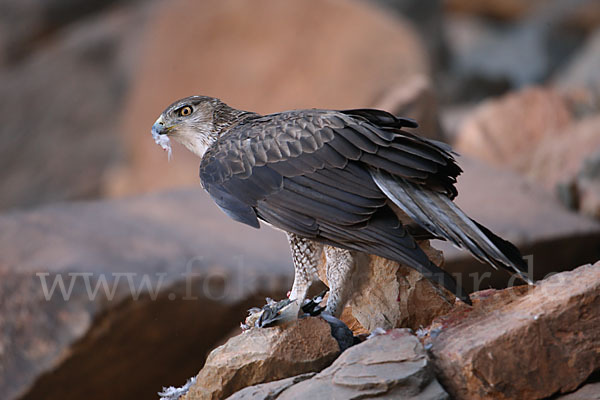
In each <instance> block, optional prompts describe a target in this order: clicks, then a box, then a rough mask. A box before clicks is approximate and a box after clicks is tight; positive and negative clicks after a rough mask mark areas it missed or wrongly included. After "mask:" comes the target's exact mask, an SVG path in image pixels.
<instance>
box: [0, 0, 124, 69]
mask: <svg viewBox="0 0 600 400" xmlns="http://www.w3.org/2000/svg"><path fill="white" fill-rule="evenodd" d="M116 2H120V3H126V2H127V0H120V1H116V0H112V1H103V0H91V1H86V2H77V1H75V2H74V1H70V0H53V1H44V0H4V1H3V2H2V13H1V14H0V33H1V36H2V41H1V43H0V64H1V63H2V62H4V63H7V64H13V65H14V64H15V62H18V61H19V60H21V59H22V58H24V57H26V56H28V55H29V54H30V53H31V52H32V51H35V49H36V47H38V46H39V43H40V42H41V41H48V40H49V37H52V36H53V34H55V33H56V32H57V31H59V30H60V29H61V28H64V27H65V26H66V25H68V24H70V23H73V22H74V21H76V20H78V19H84V18H85V17H88V16H90V15H94V14H98V13H101V12H102V10H103V9H105V8H108V7H110V6H112V5H113V3H116Z"/></svg>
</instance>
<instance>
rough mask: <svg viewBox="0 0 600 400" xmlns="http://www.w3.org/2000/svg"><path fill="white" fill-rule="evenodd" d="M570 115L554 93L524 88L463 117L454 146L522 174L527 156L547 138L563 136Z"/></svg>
mask: <svg viewBox="0 0 600 400" xmlns="http://www.w3.org/2000/svg"><path fill="white" fill-rule="evenodd" d="M572 120H573V117H572V113H571V111H570V109H569V107H568V104H567V103H566V101H565V100H564V98H563V97H561V95H560V94H559V93H558V92H557V91H554V90H551V89H544V88H528V89H524V90H521V91H518V92H514V93H509V94H508V95H505V96H503V97H500V98H498V99H494V100H488V101H486V102H484V103H483V104H482V105H480V106H479V107H477V109H476V110H475V111H474V112H473V114H472V115H471V116H470V117H468V118H466V119H465V121H464V122H463V124H462V126H461V128H459V133H458V137H457V140H456V143H455V148H456V150H457V151H458V152H459V153H461V154H466V155H470V156H473V157H476V158H479V159H481V160H484V161H486V162H488V163H491V164H494V165H497V166H500V167H508V168H511V169H513V170H515V171H519V172H526V171H528V170H529V169H530V168H531V153H532V152H533V151H534V149H535V148H536V147H537V146H538V145H539V144H540V143H542V142H543V141H545V140H547V139H548V138H549V137H556V136H560V135H563V134H564V131H565V128H566V127H567V126H568V125H569V124H570V123H571V122H572Z"/></svg>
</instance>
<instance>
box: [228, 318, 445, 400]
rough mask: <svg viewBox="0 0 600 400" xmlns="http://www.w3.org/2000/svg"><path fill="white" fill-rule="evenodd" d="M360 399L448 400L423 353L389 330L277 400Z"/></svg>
mask: <svg viewBox="0 0 600 400" xmlns="http://www.w3.org/2000/svg"><path fill="white" fill-rule="evenodd" d="M232 398H236V397H235V396H233V397H232ZM364 398H386V399H391V398H394V399H415V400H416V399H419V400H434V399H435V400H444V399H448V398H449V397H448V394H447V393H446V392H445V391H444V389H443V388H442V386H441V385H440V384H439V383H438V381H437V380H436V379H435V376H434V374H433V370H432V368H431V363H430V361H429V358H428V356H427V352H426V351H425V350H424V349H423V346H422V345H421V343H420V342H419V340H418V339H417V337H416V336H414V335H413V334H412V333H411V332H410V330H407V329H393V330H391V331H388V332H387V333H386V334H384V335H379V336H375V337H374V338H371V339H369V340H367V341H365V342H363V343H361V344H359V345H356V346H354V347H351V348H349V349H348V350H346V351H345V352H344V353H342V355H341V356H340V357H338V359H337V360H335V362H334V363H333V364H332V365H331V366H330V367H328V368H326V369H324V370H323V371H321V372H320V373H318V374H317V375H315V376H314V377H313V378H311V379H307V380H304V381H302V382H300V383H298V384H296V385H293V386H291V387H289V388H288V389H285V390H284V391H283V392H282V393H281V394H279V396H278V397H277V399H278V400H288V399H290V400H291V399H339V400H348V399H364ZM264 399H267V398H266V397H265V398H264Z"/></svg>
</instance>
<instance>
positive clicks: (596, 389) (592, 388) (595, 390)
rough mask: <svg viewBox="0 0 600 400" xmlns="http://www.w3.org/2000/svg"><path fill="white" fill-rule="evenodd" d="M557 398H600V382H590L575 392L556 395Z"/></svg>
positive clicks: (560, 399) (584, 399)
mask: <svg viewBox="0 0 600 400" xmlns="http://www.w3.org/2000/svg"><path fill="white" fill-rule="evenodd" d="M556 400H600V382H596V383H588V384H587V385H584V386H582V387H581V388H579V389H577V390H576V391H575V392H573V393H569V394H565V395H563V396H558V397H556Z"/></svg>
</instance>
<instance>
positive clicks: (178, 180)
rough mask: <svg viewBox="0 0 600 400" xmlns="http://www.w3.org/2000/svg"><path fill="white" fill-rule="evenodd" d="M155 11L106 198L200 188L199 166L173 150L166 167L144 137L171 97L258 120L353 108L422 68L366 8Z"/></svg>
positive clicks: (398, 33)
mask: <svg viewBox="0 0 600 400" xmlns="http://www.w3.org/2000/svg"><path fill="white" fill-rule="evenodd" d="M155 11H156V12H155V14H154V16H153V17H152V22H151V24H150V30H149V32H148V34H147V36H146V37H145V46H144V47H143V50H142V55H141V57H140V58H139V59H138V68H137V69H136V79H135V82H134V83H133V90H132V92H131V95H130V97H129V102H128V104H127V106H126V107H125V108H124V110H123V114H122V115H123V131H124V132H125V133H126V140H127V148H126V159H127V160H128V161H127V163H126V165H124V167H123V169H122V170H119V171H116V172H115V174H114V175H111V177H109V178H108V181H109V185H108V188H107V193H109V194H126V193H136V192H140V191H149V190H154V189H158V188H164V187H174V186H182V185H194V186H197V185H198V177H197V172H198V160H197V158H196V157H195V156H193V155H192V154H189V152H188V151H185V150H183V148H182V147H180V146H178V147H177V148H175V149H174V157H175V160H174V161H173V162H171V163H170V164H167V161H166V157H165V155H164V153H163V152H162V151H161V150H160V149H159V148H158V147H157V146H156V145H155V143H154V141H153V140H152V138H151V136H150V133H149V129H150V127H151V125H152V123H153V122H154V120H155V119H156V118H157V117H158V115H159V114H160V113H161V112H162V111H163V110H164V108H165V107H166V106H167V105H168V104H169V103H170V102H171V101H174V100H175V99H177V98H181V97H185V96H189V95H192V94H205V95H210V96H215V97H218V98H220V99H222V100H223V101H225V102H226V103H228V104H230V105H231V106H233V107H236V108H240V109H246V110H251V111H256V112H260V113H269V112H276V111H283V110H287V109H292V108H305V107H308V108H311V107H325V108H356V107H365V106H374V105H375V104H376V103H377V101H378V99H379V98H381V96H383V95H384V93H386V92H387V91H388V90H389V87H390V86H391V85H396V84H401V83H404V82H407V81H408V80H409V79H410V78H411V77H413V76H415V75H423V74H427V73H428V70H429V66H428V61H427V56H426V54H425V51H424V49H423V47H422V46H421V44H420V42H419V40H418V37H417V35H416V34H415V33H414V31H413V30H412V29H411V28H410V27H409V24H407V23H403V22H402V21H401V20H400V21H399V20H398V18H397V17H396V16H392V15H388V14H389V13H388V14H386V13H385V12H383V11H381V10H379V9H377V8H375V7H373V6H372V5H371V4H370V3H369V4H368V3H366V2H359V1H345V0H325V1H322V0H309V1H296V2H287V1H283V2H282V1H271V0H258V1H253V2H247V1H242V0H226V1H223V0H209V1H202V2H198V1H193V0H176V1H171V2H168V3H164V2H160V6H159V7H158V8H157V9H156V10H155Z"/></svg>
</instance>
